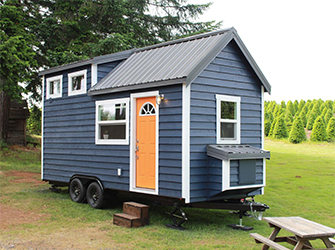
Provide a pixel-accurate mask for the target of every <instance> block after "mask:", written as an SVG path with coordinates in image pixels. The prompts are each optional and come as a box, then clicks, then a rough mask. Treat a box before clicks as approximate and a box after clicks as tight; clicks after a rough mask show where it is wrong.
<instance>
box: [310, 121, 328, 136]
mask: <svg viewBox="0 0 335 250" xmlns="http://www.w3.org/2000/svg"><path fill="white" fill-rule="evenodd" d="M326 140H327V131H326V126H325V123H324V121H323V118H322V117H321V116H318V117H317V118H316V120H315V122H314V125H313V129H312V133H311V141H326Z"/></svg>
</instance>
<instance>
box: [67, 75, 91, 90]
mask: <svg viewBox="0 0 335 250" xmlns="http://www.w3.org/2000/svg"><path fill="white" fill-rule="evenodd" d="M86 73H87V70H82V71H78V72H74V73H70V74H68V81H69V83H68V88H69V89H68V95H69V96H72V95H79V94H85V93H86V91H87V87H86V86H87V85H86V83H87V79H86Z"/></svg>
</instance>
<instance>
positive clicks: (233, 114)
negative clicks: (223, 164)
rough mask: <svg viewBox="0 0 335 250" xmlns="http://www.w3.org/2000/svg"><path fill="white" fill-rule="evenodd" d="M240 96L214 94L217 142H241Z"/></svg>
mask: <svg viewBox="0 0 335 250" xmlns="http://www.w3.org/2000/svg"><path fill="white" fill-rule="evenodd" d="M240 114H241V98H240V97H236V96H226V95H216V137H217V143H221V144H240V142H241V117H240V116H241V115H240Z"/></svg>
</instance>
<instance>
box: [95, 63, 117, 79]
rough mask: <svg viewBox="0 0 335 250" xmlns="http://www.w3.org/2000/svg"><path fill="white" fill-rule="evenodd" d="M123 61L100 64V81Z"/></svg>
mask: <svg viewBox="0 0 335 250" xmlns="http://www.w3.org/2000/svg"><path fill="white" fill-rule="evenodd" d="M120 62H121V61H116V62H109V63H102V64H98V82H99V81H100V80H101V79H102V78H104V77H105V76H106V75H107V74H108V73H109V72H111V71H112V69H114V68H115V67H116V66H117V65H119V63H120Z"/></svg>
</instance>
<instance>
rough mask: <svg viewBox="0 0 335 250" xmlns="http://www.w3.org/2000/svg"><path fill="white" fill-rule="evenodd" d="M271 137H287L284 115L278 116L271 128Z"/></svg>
mask: <svg viewBox="0 0 335 250" xmlns="http://www.w3.org/2000/svg"><path fill="white" fill-rule="evenodd" d="M272 137H273V138H276V139H281V138H286V137H288V133H287V127H286V123H285V119H284V115H281V116H279V117H278V119H277V122H276V125H275V126H274V129H273V133H272Z"/></svg>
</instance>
